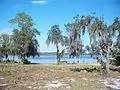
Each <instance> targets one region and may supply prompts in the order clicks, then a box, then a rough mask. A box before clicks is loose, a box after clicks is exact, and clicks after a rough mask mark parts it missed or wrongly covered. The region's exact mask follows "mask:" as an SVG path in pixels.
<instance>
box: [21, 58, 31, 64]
mask: <svg viewBox="0 0 120 90" xmlns="http://www.w3.org/2000/svg"><path fill="white" fill-rule="evenodd" d="M21 63H22V64H30V61H28V60H27V59H24V60H21Z"/></svg>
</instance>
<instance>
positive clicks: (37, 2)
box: [32, 0, 47, 5]
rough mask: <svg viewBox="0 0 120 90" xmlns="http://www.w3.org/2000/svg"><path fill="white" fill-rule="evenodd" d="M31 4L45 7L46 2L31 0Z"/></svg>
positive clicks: (44, 0)
mask: <svg viewBox="0 0 120 90" xmlns="http://www.w3.org/2000/svg"><path fill="white" fill-rule="evenodd" d="M32 3H33V4H39V5H45V4H47V0H33V1H32Z"/></svg>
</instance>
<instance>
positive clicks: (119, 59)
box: [112, 55, 120, 66]
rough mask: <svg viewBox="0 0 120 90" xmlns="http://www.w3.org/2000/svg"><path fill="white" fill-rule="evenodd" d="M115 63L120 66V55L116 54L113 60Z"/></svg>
mask: <svg viewBox="0 0 120 90" xmlns="http://www.w3.org/2000/svg"><path fill="white" fill-rule="evenodd" d="M112 64H113V65H116V66H120V55H116V56H115V59H114V60H113V61H112Z"/></svg>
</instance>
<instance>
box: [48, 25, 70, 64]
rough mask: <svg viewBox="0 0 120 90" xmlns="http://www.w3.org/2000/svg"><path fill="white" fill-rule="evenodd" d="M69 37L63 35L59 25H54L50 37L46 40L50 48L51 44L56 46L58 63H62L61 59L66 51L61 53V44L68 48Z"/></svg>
mask: <svg viewBox="0 0 120 90" xmlns="http://www.w3.org/2000/svg"><path fill="white" fill-rule="evenodd" d="M67 40H68V39H67V37H65V36H63V35H62V32H61V30H60V28H59V25H53V26H52V27H51V29H50V30H49V31H48V37H47V40H46V44H47V45H48V46H49V45H50V43H51V44H54V45H55V46H56V48H57V52H56V54H57V63H58V64H59V63H60V59H61V57H62V56H63V53H64V50H62V52H61V53H60V51H59V44H60V45H62V46H67V44H68V41H67Z"/></svg>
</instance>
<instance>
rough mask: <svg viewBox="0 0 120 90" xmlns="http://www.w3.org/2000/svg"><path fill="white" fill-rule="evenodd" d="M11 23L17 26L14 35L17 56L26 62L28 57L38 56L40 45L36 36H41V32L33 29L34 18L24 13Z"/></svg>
mask: <svg viewBox="0 0 120 90" xmlns="http://www.w3.org/2000/svg"><path fill="white" fill-rule="evenodd" d="M9 22H10V23H12V24H15V25H16V28H17V29H14V30H13V35H12V37H13V43H14V44H13V45H14V46H15V50H16V54H17V55H19V56H20V57H21V58H22V59H24V60H26V57H30V56H35V55H38V52H37V48H38V46H39V45H38V41H37V39H36V36H37V35H40V32H39V31H38V30H37V29H36V28H34V27H33V25H34V24H33V19H32V17H31V16H30V15H28V14H26V13H24V12H22V13H18V14H17V15H16V16H15V18H13V19H11V20H10V21H9Z"/></svg>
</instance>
